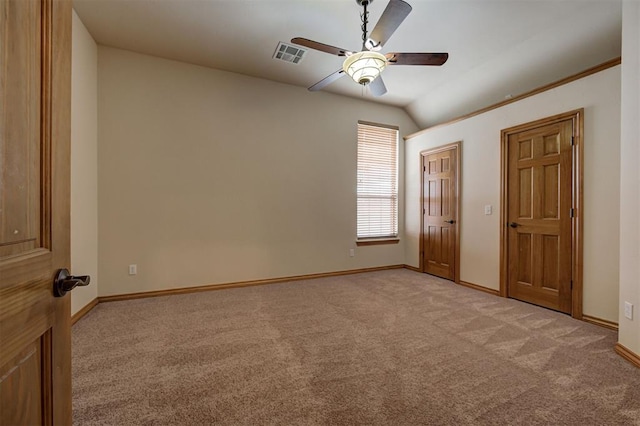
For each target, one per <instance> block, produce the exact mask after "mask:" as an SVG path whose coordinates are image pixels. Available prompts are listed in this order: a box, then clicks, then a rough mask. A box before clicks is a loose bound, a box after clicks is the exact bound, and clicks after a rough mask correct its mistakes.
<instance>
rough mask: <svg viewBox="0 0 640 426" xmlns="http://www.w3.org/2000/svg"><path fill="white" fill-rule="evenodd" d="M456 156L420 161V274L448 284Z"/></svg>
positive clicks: (453, 234) (451, 153)
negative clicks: (421, 178) (436, 278)
mask: <svg viewBox="0 0 640 426" xmlns="http://www.w3.org/2000/svg"><path fill="white" fill-rule="evenodd" d="M457 152H458V149H457V148H456V147H452V148H450V149H445V150H442V151H439V152H436V153H433V154H426V155H424V157H423V164H424V167H423V174H424V176H423V190H424V193H423V200H424V201H423V203H424V204H423V228H422V229H423V235H422V247H423V259H422V264H423V271H424V272H426V273H428V274H433V275H437V276H440V277H442V278H446V279H449V280H455V279H456V275H455V271H456V264H455V261H456V244H457V235H456V232H457V219H458V218H457V188H456V186H457V170H456V169H457V167H456V165H457V158H456V155H457Z"/></svg>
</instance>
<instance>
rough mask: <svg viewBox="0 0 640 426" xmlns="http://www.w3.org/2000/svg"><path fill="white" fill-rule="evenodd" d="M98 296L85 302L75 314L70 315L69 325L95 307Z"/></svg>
mask: <svg viewBox="0 0 640 426" xmlns="http://www.w3.org/2000/svg"><path fill="white" fill-rule="evenodd" d="M98 302H99V300H98V298H97V297H96V298H95V299H93V300H92V301H91V302H89V303H87V305H86V306H85V307H84V308H82V309H80V310H79V311H78V312H76V313H75V314H73V315H71V325H73V324H75V323H77V322H78V321H80V319H81V318H82V317H83V316H85V315H87V314H88V313H89V312H90V311H91V310H92V309H93V308H95V307H96V306H97V305H98Z"/></svg>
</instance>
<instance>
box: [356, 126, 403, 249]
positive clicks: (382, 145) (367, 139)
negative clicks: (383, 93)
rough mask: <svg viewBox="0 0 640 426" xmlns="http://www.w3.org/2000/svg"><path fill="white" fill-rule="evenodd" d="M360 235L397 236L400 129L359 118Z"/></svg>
mask: <svg viewBox="0 0 640 426" xmlns="http://www.w3.org/2000/svg"><path fill="white" fill-rule="evenodd" d="M357 174H358V186H357V193H358V220H357V222H358V226H357V228H358V230H357V237H358V239H366V238H384V237H397V236H398V129H397V128H392V127H389V126H381V125H375V124H370V123H364V122H361V121H359V122H358V173H357Z"/></svg>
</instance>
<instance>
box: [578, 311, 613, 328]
mask: <svg viewBox="0 0 640 426" xmlns="http://www.w3.org/2000/svg"><path fill="white" fill-rule="evenodd" d="M582 321H585V322H588V323H590V324H595V325H599V326H600V327H604V328H608V329H609V330H615V331H618V323H617V322H613V321H609V320H605V319H602V318H598V317H592V316H591V315H584V314H583V315H582Z"/></svg>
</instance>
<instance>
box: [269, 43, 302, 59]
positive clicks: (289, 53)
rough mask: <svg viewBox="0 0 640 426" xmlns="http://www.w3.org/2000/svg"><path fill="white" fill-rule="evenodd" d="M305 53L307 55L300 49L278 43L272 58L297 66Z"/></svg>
mask: <svg viewBox="0 0 640 426" xmlns="http://www.w3.org/2000/svg"><path fill="white" fill-rule="evenodd" d="M305 53H307V51H306V50H305V49H300V48H299V47H296V46H292V45H290V44H286V43H283V42H279V43H278V47H276V51H275V52H274V53H273V58H274V59H280V60H281V61H285V62H291V63H294V64H299V63H300V61H302V58H304V54H305Z"/></svg>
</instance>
